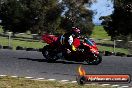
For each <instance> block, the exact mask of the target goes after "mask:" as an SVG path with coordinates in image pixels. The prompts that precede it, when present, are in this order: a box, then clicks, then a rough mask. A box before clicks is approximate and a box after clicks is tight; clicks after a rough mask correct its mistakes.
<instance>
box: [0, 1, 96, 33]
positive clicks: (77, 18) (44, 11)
mask: <svg viewBox="0 0 132 88" xmlns="http://www.w3.org/2000/svg"><path fill="white" fill-rule="evenodd" d="M93 1H94V0H79V1H78V0H62V1H61V2H60V1H59V0H1V1H0V2H1V4H0V5H1V6H0V7H1V9H0V11H1V13H0V19H1V20H2V23H1V25H2V26H3V28H4V31H12V32H14V33H16V32H26V31H27V30H31V32H32V33H40V34H43V33H44V32H48V33H56V32H57V30H58V29H62V30H64V29H65V30H68V29H70V28H71V27H70V26H69V25H68V24H69V23H70V22H68V23H67V24H65V19H64V17H63V16H66V17H71V18H72V19H74V22H73V25H72V26H79V27H80V28H81V29H82V30H83V33H84V34H86V33H88V34H91V33H92V29H93V26H94V25H93V23H92V15H93V12H92V11H91V10H89V9H87V7H88V6H90V5H91V4H92V3H93ZM66 8H67V9H66ZM63 13H64V15H63V16H62V14H63Z"/></svg>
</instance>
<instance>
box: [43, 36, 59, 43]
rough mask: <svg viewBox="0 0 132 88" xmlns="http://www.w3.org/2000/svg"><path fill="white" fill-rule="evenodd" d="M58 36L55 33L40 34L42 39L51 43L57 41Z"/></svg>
mask: <svg viewBox="0 0 132 88" xmlns="http://www.w3.org/2000/svg"><path fill="white" fill-rule="evenodd" d="M57 39H58V37H56V36H55V35H49V34H44V35H42V40H43V41H45V42H46V43H47V44H51V43H53V42H55V41H57Z"/></svg>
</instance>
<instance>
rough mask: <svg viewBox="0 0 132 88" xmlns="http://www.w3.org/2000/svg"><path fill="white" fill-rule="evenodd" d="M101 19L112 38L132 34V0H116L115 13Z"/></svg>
mask: <svg viewBox="0 0 132 88" xmlns="http://www.w3.org/2000/svg"><path fill="white" fill-rule="evenodd" d="M100 19H101V20H103V22H102V25H103V26H104V29H105V30H106V31H107V33H108V34H109V35H110V36H111V37H112V38H115V37H117V36H121V35H124V36H127V35H130V34H132V30H131V29H132V26H131V25H132V1H131V0H115V1H114V12H113V14H112V15H110V16H105V17H101V18H100Z"/></svg>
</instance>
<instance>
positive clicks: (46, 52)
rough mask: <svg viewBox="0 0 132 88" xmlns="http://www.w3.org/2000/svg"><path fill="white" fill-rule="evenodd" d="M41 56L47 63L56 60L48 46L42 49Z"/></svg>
mask: <svg viewBox="0 0 132 88" xmlns="http://www.w3.org/2000/svg"><path fill="white" fill-rule="evenodd" d="M42 54H43V56H44V57H45V59H46V61H47V62H55V61H56V60H57V59H58V58H57V56H56V55H55V54H54V52H53V49H51V48H50V46H49V45H46V46H44V47H43V49H42Z"/></svg>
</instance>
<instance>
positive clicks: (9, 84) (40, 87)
mask: <svg viewBox="0 0 132 88" xmlns="http://www.w3.org/2000/svg"><path fill="white" fill-rule="evenodd" d="M0 88H111V87H110V86H108V87H106V86H105V87H101V86H99V85H89V86H86V85H84V86H80V85H78V84H72V83H67V84H66V83H65V84H64V83H60V82H57V81H35V80H28V79H24V78H10V77H0Z"/></svg>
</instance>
